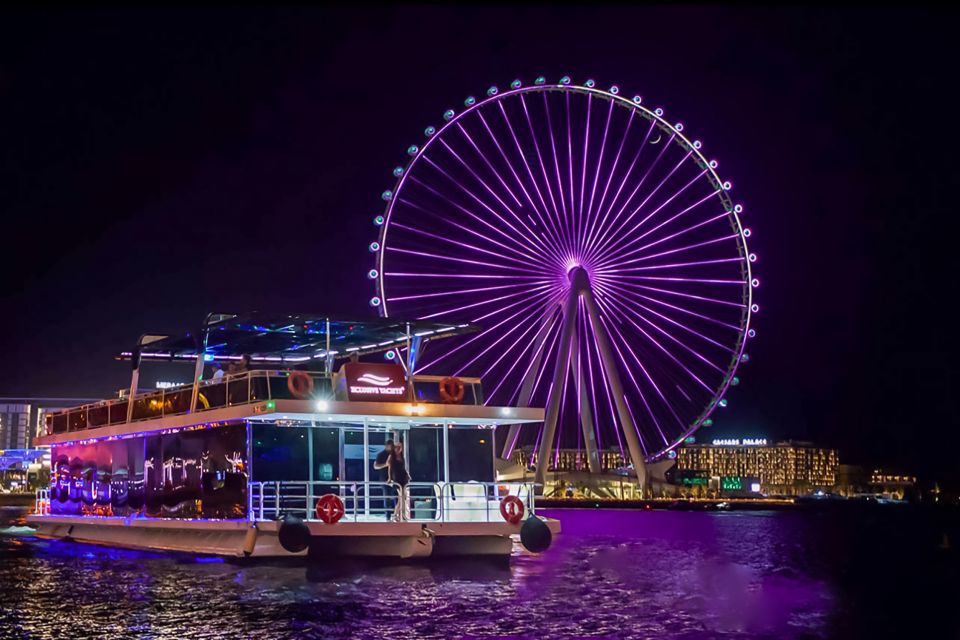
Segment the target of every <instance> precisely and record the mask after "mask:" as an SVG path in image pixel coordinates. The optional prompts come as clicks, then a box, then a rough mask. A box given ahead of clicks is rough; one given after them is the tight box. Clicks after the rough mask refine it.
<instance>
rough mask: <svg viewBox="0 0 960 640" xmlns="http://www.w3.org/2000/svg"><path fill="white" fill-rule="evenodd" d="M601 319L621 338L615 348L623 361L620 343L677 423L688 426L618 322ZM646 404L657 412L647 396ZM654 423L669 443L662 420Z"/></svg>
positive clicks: (651, 412) (651, 413)
mask: <svg viewBox="0 0 960 640" xmlns="http://www.w3.org/2000/svg"><path fill="white" fill-rule="evenodd" d="M600 320H601V322H603V323H604V325H605V326H607V327H609V328H611V329H612V330H613V332H615V333H616V334H617V336H618V337H619V338H620V339H619V340H618V341H614V348H615V349H616V351H617V355H618V357H619V358H620V359H621V361H623V362H624V363H625V364H626V363H627V362H628V360H627V359H626V357H624V355H623V352H622V351H621V349H620V345H623V348H624V349H626V351H627V353H629V354H630V356H631V357H632V358H633V361H634V362H635V363H636V365H637V366H638V367H639V368H640V371H641V372H642V373H643V376H644V378H646V379H647V381H648V382H649V383H650V385H651V386H652V387H653V390H654V391H655V392H656V394H657V397H658V398H660V402H661V403H662V404H663V406H664V407H666V408H667V411H668V412H669V414H670V415H672V416H673V418H674V420H676V421H677V424H678V425H679V426H680V428H681V429H685V428H686V426H687V425H686V422H685V421H684V420H683V419H682V418H681V417H680V416H679V415H678V414H677V412H676V410H675V409H674V408H673V403H672V402H670V401H669V400H668V399H667V397H666V395H665V394H664V393H663V391H662V390H661V388H660V385H658V384H657V383H656V381H655V380H654V379H653V376H652V375H651V374H650V371H649V370H648V368H647V367H645V366H644V365H643V361H642V360H641V359H640V357H639V356H638V355H637V353H636V352H635V351H634V350H633V348H632V347H631V346H630V343H629V342H627V339H626V338H625V337H624V335H623V333H622V332H621V331H620V329H619V328H618V327H617V326H616V324H614V323H612V322H608V321H607V320H606V319H605V318H603V317H601V318H600ZM625 368H626V369H627V372H628V373H630V376H631V379H633V382H634V384H635V385H636V389H637V391H642V387H641V386H640V384H638V383H637V381H636V379H635V378H633V373H632V371H631V369H630V367H629V366H626V367H625ZM641 395H642V394H641ZM644 404H645V405H646V406H647V408H648V410H649V413H650V415H651V416H654V415H655V414H654V412H653V410H652V408H651V407H650V405H649V403H648V402H647V400H646V398H644ZM654 424H655V426H656V427H657V432H658V433H659V434H660V437H661V438H663V441H664V443H665V444H667V445H669V444H670V440H669V439H668V438H667V435H666V434H665V433H664V432H663V428H662V426H661V424H660V421H659V420H654Z"/></svg>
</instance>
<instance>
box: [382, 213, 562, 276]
mask: <svg viewBox="0 0 960 640" xmlns="http://www.w3.org/2000/svg"><path fill="white" fill-rule="evenodd" d="M393 226H394V227H396V228H399V229H403V230H405V231H409V232H410V233H415V234H417V235H421V236H425V237H427V238H432V239H433V240H436V241H438V242H443V243H447V244H451V245H454V246H455V247H458V248H461V249H470V250H472V251H476V252H477V253H482V254H484V255H488V256H493V257H495V258H500V259H502V260H507V261H509V262H515V263H518V264H521V265H523V266H524V267H525V268H530V269H533V270H534V271H542V272H546V268H545V267H544V266H543V264H542V263H536V262H531V261H529V260H523V259H521V258H516V257H514V256H507V255H503V254H502V253H497V252H496V251H492V250H490V249H484V248H483V247H478V246H476V245H472V244H470V243H467V242H464V241H462V240H455V239H453V238H451V237H449V236H442V235H440V234H438V233H433V232H431V231H425V230H423V229H417V228H415V227H411V226H408V225H405V224H402V223H400V222H394V223H393ZM388 249H390V247H388Z"/></svg>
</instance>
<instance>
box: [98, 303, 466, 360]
mask: <svg viewBox="0 0 960 640" xmlns="http://www.w3.org/2000/svg"><path fill="white" fill-rule="evenodd" d="M478 330H479V327H478V326H477V325H472V324H454V323H447V322H428V321H423V320H410V321H407V320H397V319H394V318H377V319H370V320H341V319H336V318H331V317H329V316H326V315H313V314H306V313H291V314H281V313H265V312H261V311H251V312H247V313H241V314H226V313H216V314H214V313H211V314H209V315H208V316H207V318H206V320H205V321H204V323H203V325H202V326H201V328H200V329H199V330H198V331H193V332H187V333H184V334H181V335H151V334H147V335H144V336H141V338H140V340H139V341H138V343H137V346H136V348H135V350H133V351H124V352H122V353H120V354H119V355H118V356H117V359H118V360H130V359H134V354H138V355H139V358H140V359H149V360H167V361H171V360H173V361H176V360H181V361H183V360H196V358H197V356H198V355H200V354H203V355H204V356H205V358H206V359H208V360H213V359H218V360H219V359H223V360H231V359H239V358H240V357H241V356H242V355H245V354H246V355H249V356H250V357H251V358H252V359H253V360H257V361H261V362H263V361H266V362H286V363H294V364H295V363H298V362H307V361H309V360H311V359H322V358H325V357H326V356H327V350H328V345H329V354H330V355H331V356H332V357H334V358H345V357H348V356H351V355H353V354H354V353H356V354H357V355H364V354H367V353H376V352H381V351H388V350H390V349H395V348H398V347H404V346H406V342H407V340H408V338H409V339H411V340H413V339H419V340H420V341H426V340H432V339H435V338H446V337H449V336H454V335H460V334H464V333H473V332H475V331H478ZM328 340H329V341H328Z"/></svg>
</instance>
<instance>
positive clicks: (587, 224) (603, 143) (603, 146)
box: [583, 101, 632, 234]
mask: <svg viewBox="0 0 960 640" xmlns="http://www.w3.org/2000/svg"><path fill="white" fill-rule="evenodd" d="M614 106H615V104H614V102H613V101H610V108H609V110H608V111H607V122H606V124H605V125H604V126H603V138H601V139H600V153H599V155H598V156H597V163H596V164H597V170H596V171H594V173H593V186H592V187H590V202H589V204H587V210H586V214H585V216H584V229H583V230H584V234H586V232H587V231H588V229H590V228H591V227H592V224H591V218H593V217H594V209H593V202H594V198H595V197H596V195H597V182H598V180H599V179H600V171H601V169H603V158H604V152H605V151H606V150H607V136H608V134H609V133H610V121H611V120H612V119H613V108H614ZM631 113H632V112H631Z"/></svg>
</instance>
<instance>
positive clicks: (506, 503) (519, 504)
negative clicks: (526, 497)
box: [500, 496, 523, 524]
mask: <svg viewBox="0 0 960 640" xmlns="http://www.w3.org/2000/svg"><path fill="white" fill-rule="evenodd" d="M500 515H501V516H503V519H504V520H506V521H507V522H509V523H510V524H517V523H518V522H520V520H522V519H523V501H522V500H520V498H518V497H517V496H507V497H506V498H504V499H503V500H501V501H500Z"/></svg>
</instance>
